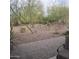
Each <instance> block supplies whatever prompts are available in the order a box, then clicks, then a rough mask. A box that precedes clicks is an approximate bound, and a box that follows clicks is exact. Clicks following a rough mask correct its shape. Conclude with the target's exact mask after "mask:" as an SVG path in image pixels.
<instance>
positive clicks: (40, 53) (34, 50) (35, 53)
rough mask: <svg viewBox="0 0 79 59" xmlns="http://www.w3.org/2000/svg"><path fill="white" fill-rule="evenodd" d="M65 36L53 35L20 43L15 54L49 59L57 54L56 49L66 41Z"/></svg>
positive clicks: (27, 57)
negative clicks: (44, 38)
mask: <svg viewBox="0 0 79 59" xmlns="http://www.w3.org/2000/svg"><path fill="white" fill-rule="evenodd" d="M64 40H65V38H64V37H63V36H60V37H54V38H53V37H51V38H50V39H47V40H40V41H36V42H31V43H27V44H20V45H18V46H17V47H16V49H14V51H13V55H17V56H20V58H19V59H49V58H50V57H53V56H55V55H56V54H57V52H56V49H57V48H58V47H59V46H60V45H61V44H63V43H64Z"/></svg>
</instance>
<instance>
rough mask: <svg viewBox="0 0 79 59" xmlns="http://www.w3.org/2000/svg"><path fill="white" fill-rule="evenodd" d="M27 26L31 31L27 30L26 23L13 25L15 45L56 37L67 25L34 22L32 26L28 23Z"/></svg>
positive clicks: (65, 29)
mask: <svg viewBox="0 0 79 59" xmlns="http://www.w3.org/2000/svg"><path fill="white" fill-rule="evenodd" d="M28 26H29V27H30V28H31V30H32V32H33V33H31V32H30V31H29V29H28V28H27V27H26V25H22V26H14V27H13V31H14V36H15V39H14V41H15V43H16V45H17V44H23V43H29V42H34V41H39V40H46V39H49V38H51V37H57V36H60V35H61V34H62V33H64V32H65V31H67V27H66V26H65V25H63V24H50V25H44V24H34V25H33V27H31V25H30V24H29V25H28ZM22 29H23V32H22Z"/></svg>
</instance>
